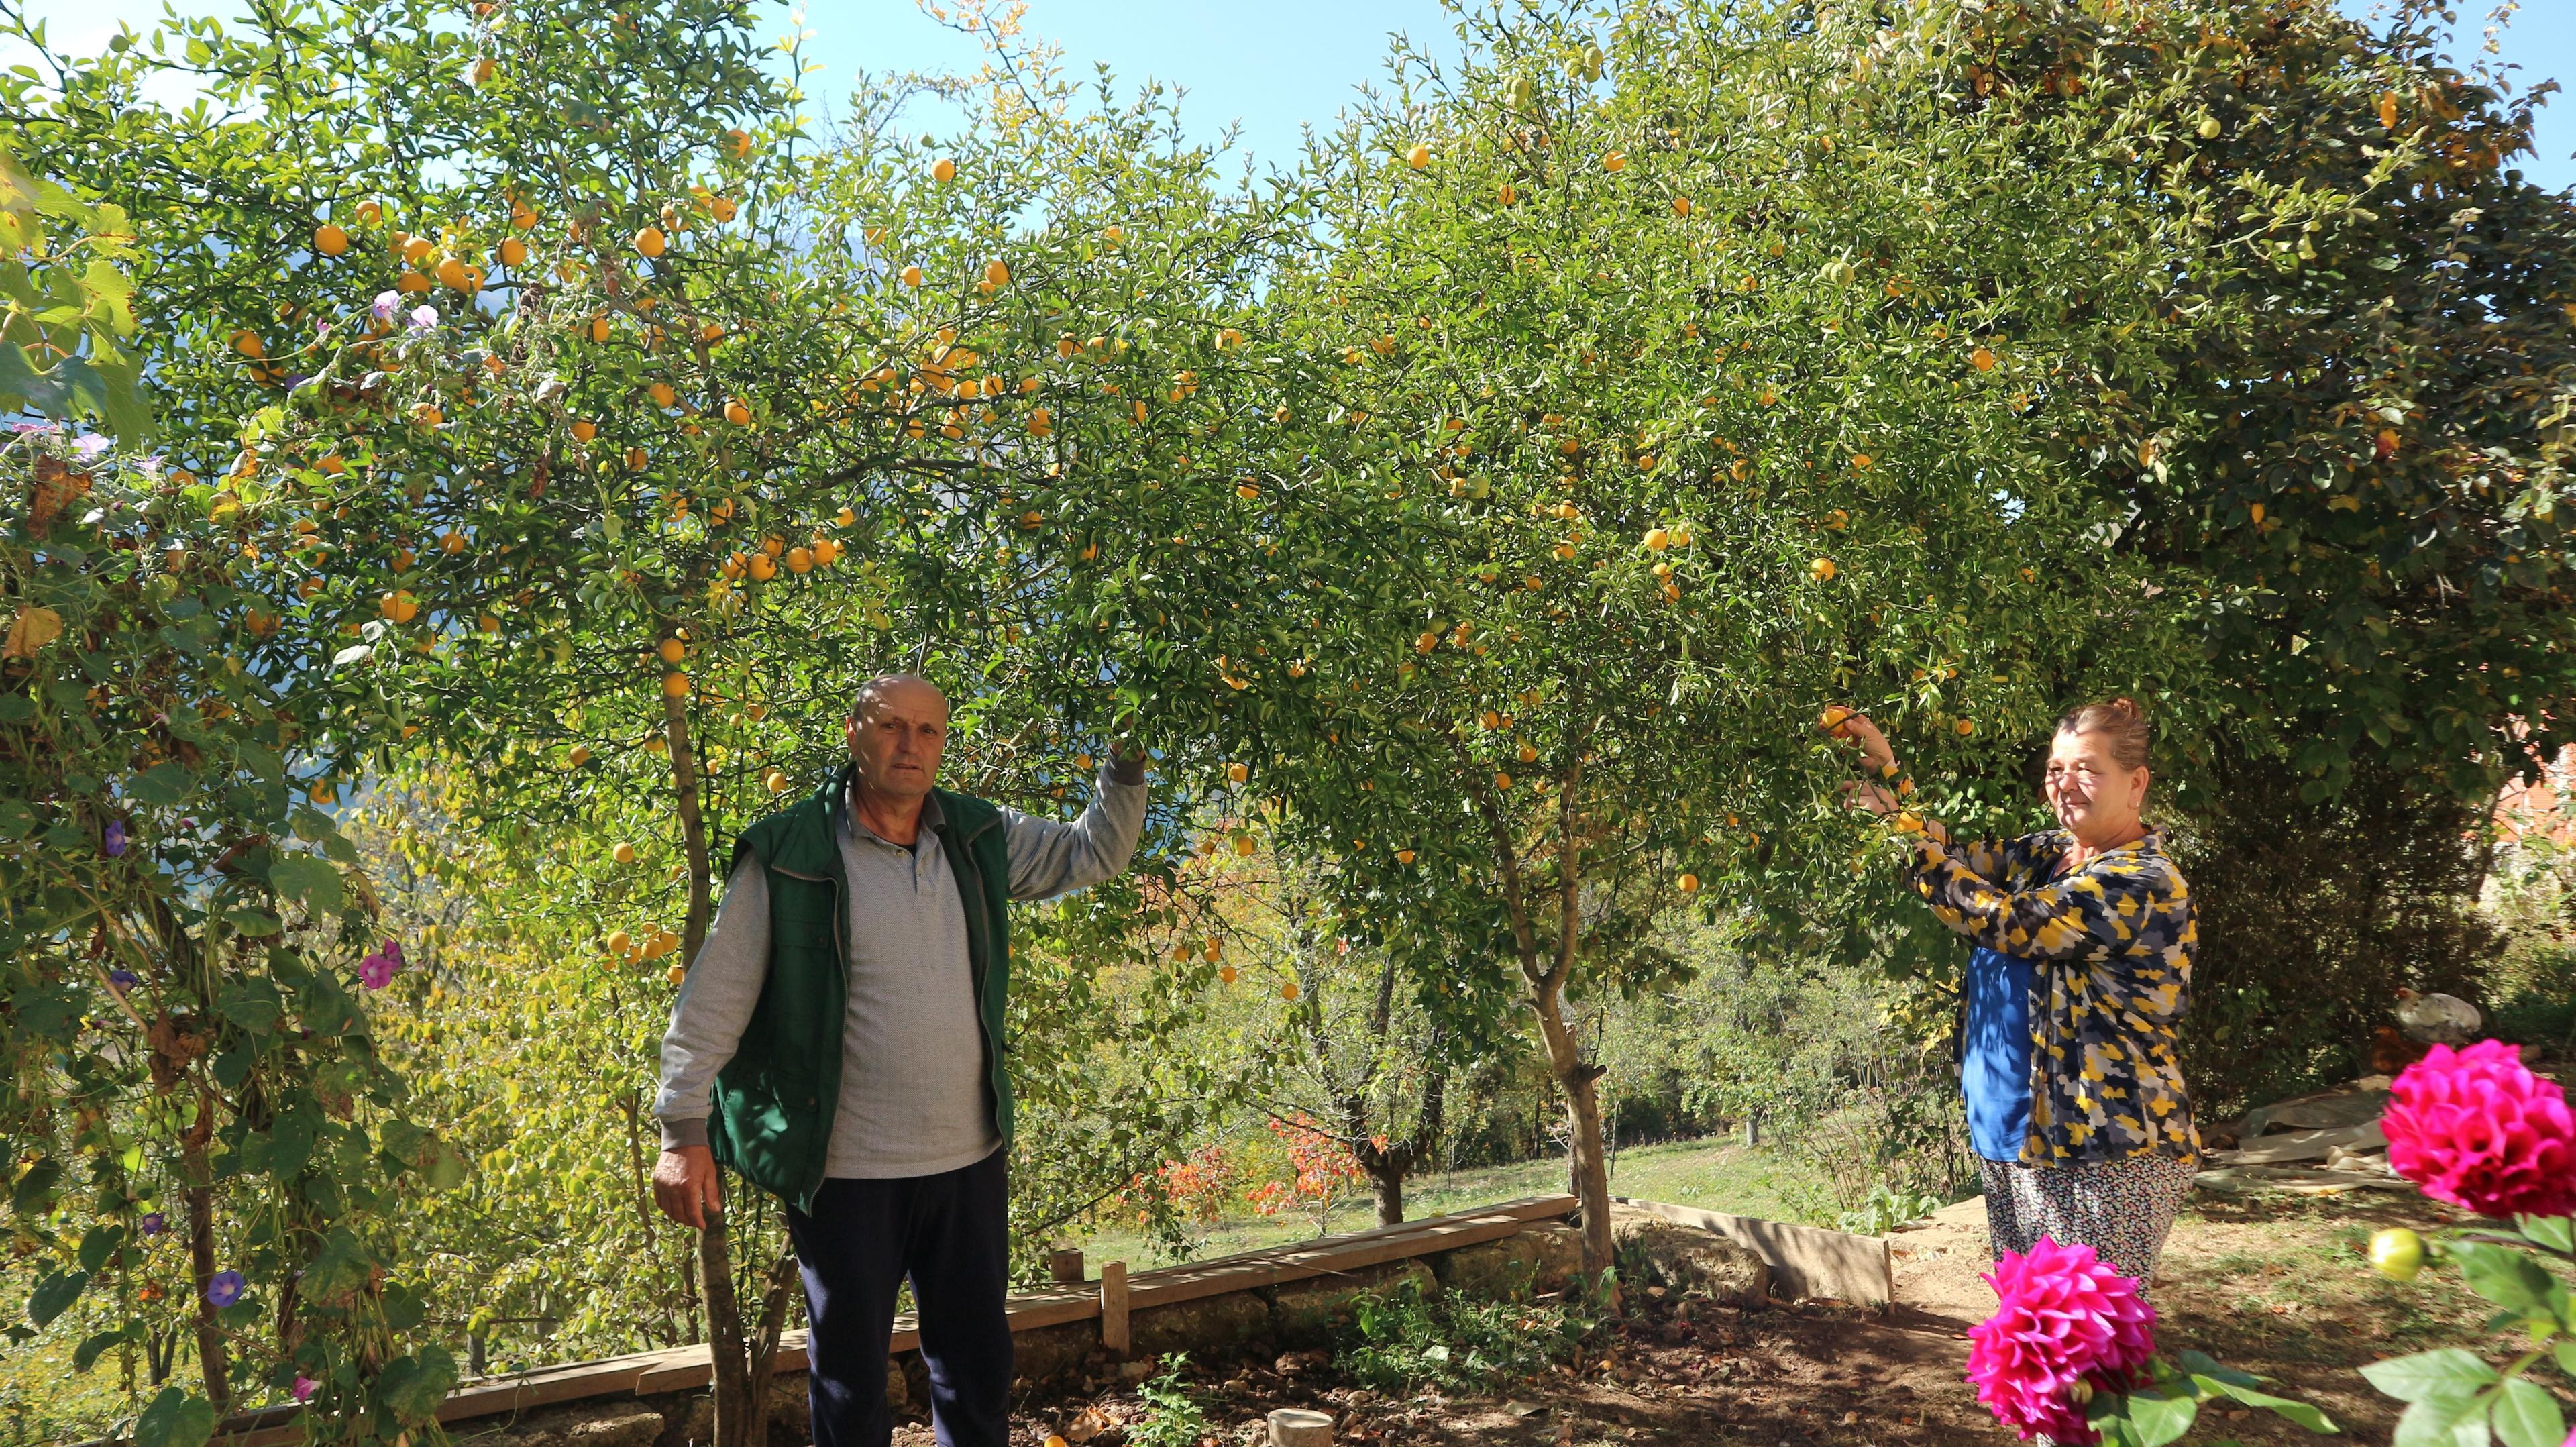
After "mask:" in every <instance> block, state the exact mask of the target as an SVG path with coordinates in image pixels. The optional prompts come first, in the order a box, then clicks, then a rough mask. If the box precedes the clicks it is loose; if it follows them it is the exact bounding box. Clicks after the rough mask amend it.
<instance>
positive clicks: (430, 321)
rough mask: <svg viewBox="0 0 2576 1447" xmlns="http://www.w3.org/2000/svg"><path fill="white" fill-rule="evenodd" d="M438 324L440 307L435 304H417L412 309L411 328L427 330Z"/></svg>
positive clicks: (419, 330)
mask: <svg viewBox="0 0 2576 1447" xmlns="http://www.w3.org/2000/svg"><path fill="white" fill-rule="evenodd" d="M436 325H438V308H436V307H434V306H416V307H413V308H412V309H411V329H412V330H413V331H416V332H425V331H428V330H429V329H430V328H431V327H434V326H436Z"/></svg>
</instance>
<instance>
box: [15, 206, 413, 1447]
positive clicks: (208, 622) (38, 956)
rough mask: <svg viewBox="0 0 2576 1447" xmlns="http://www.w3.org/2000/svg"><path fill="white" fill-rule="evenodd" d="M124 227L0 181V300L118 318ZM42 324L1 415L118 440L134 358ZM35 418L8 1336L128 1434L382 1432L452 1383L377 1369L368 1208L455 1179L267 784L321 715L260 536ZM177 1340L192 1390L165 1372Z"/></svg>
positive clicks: (392, 951) (18, 639) (19, 488)
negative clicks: (261, 1401) (116, 1377)
mask: <svg viewBox="0 0 2576 1447" xmlns="http://www.w3.org/2000/svg"><path fill="white" fill-rule="evenodd" d="M124 226H125V222H124V219H123V218H122V217H120V216H119V215H117V214H116V213H115V212H114V211H113V210H111V209H108V208H96V209H93V208H92V207H90V206H89V205H87V204H86V203H84V202H83V201H81V200H80V199H79V198H77V197H74V196H72V195H70V194H69V193H67V192H66V191H64V190H63V189H62V188H61V187H59V186H55V185H52V184H49V183H47V184H40V183H35V182H33V181H31V180H30V178H29V177H28V176H27V174H26V173H24V172H22V171H20V170H19V169H18V167H17V165H16V163H15V162H14V161H10V160H7V159H6V158H0V243H5V246H6V248H7V251H8V253H9V254H10V255H11V257H12V260H11V262H10V263H9V264H8V276H7V277H6V279H5V280H6V283H7V286H8V289H9V290H10V291H11V293H12V298H13V303H14V301H15V300H17V299H18V298H19V297H20V296H22V295H24V292H23V291H22V290H21V288H22V286H26V287H28V288H29V289H31V290H33V291H35V292H36V293H38V294H50V295H52V296H55V297H57V298H63V297H78V296H80V295H81V294H82V293H83V292H86V293H87V294H88V295H90V296H92V297H95V298H109V297H115V296H117V295H119V294H120V293H121V291H122V289H123V285H124V283H123V279H122V278H121V277H119V276H116V275H114V274H113V273H114V270H115V268H116V267H117V265H118V263H119V262H121V261H123V260H125V259H127V258H129V257H130V255H131V253H129V252H128V251H127V250H126V249H125V248H126V238H125V237H124V236H122V235H120V234H119V233H121V232H122V231H123V230H124ZM85 250H86V251H88V252H89V255H88V256H87V257H86V258H84V257H83V255H82V253H83V252H84V251H85ZM74 266H77V267H78V268H79V271H78V273H77V274H65V272H66V271H67V270H68V269H69V268H71V267H74ZM66 310H67V311H70V312H72V313H74V314H75V315H74V319H73V320H71V321H69V322H63V319H62V317H60V316H59V315H58V316H55V317H47V318H44V319H43V321H44V325H42V326H41V327H34V328H30V329H29V330H27V331H21V330H20V328H19V323H20V321H21V320H22V318H20V317H19V316H17V315H15V314H14V307H13V315H12V318H11V326H10V332H11V335H10V336H9V337H8V338H7V340H6V341H5V342H0V354H6V356H7V362H6V365H5V367H0V371H5V372H6V373H7V374H8V375H9V376H10V377H12V378H13V379H14V380H13V382H12V383H11V384H10V385H11V386H12V387H13V388H15V395H14V397H13V400H17V401H21V402H23V403H25V404H30V405H32V406H33V407H35V408H36V409H38V415H39V417H40V418H41V417H42V416H43V414H44V413H45V412H47V411H54V410H55V409H60V412H61V413H69V412H72V411H74V410H75V409H78V410H89V411H94V412H96V413H98V414H102V415H103V416H104V418H105V419H106V420H108V421H110V422H112V423H119V424H130V423H133V422H135V421H138V420H140V419H139V416H138V414H140V413H141V411H142V409H143V398H142V397H141V396H140V395H139V394H138V393H136V392H135V391H134V390H133V389H132V386H131V382H132V377H131V375H130V373H129V374H128V375H127V376H126V378H125V380H124V382H122V383H116V384H111V385H110V386H108V387H107V388H106V389H105V390H104V391H102V390H100V388H99V386H98V385H97V381H96V379H97V378H99V377H100V376H103V375H108V374H111V373H112V372H113V371H115V370H116V369H117V368H118V366H119V365H120V364H119V363H117V362H115V361H113V360H111V359H113V358H116V357H117V356H118V354H119V352H120V351H121V350H122V349H123V348H124V347H128V346H135V347H142V346H148V342H147V341H146V340H145V339H144V338H141V337H134V338H126V337H122V336H120V335H119V334H120V333H123V332H126V331H128V330H129V329H130V328H131V325H132V324H131V321H130V319H129V318H128V317H127V316H126V315H125V314H124V312H123V309H122V306H121V305H115V304H110V305H102V306H98V307H94V308H91V309H90V310H89V311H88V312H87V314H86V315H79V314H78V310H79V309H78V308H77V307H74V308H67V309H66ZM57 323H61V324H60V325H57ZM126 355H127V356H129V357H130V356H131V355H132V354H131V353H127V354H126ZM84 358H85V359H87V362H86V364H85V370H86V373H87V377H86V379H84V377H83V376H81V375H78V373H79V372H81V371H82V370H84V369H81V368H75V367H74V365H73V363H74V362H75V361H78V360H81V359H84ZM66 372H73V373H75V374H76V375H74V376H70V377H66V376H65V375H63V374H64V373H66ZM22 415H23V414H22ZM61 420H63V419H62V418H61V417H60V416H59V415H58V416H57V417H56V418H55V419H53V420H51V421H45V422H39V423H32V424H29V425H28V426H26V427H21V428H20V429H18V430H17V431H16V432H15V433H13V434H12V436H11V437H10V439H9V441H8V442H7V444H6V446H5V448H0V611H5V612H6V613H7V615H8V623H7V626H6V633H5V641H0V942H5V959H6V964H5V966H0V1000H5V1004H4V1005H0V1021H5V1030H0V1058H5V1059H6V1061H7V1071H8V1074H7V1076H6V1084H5V1086H0V1142H5V1145H0V1151H5V1154H6V1156H7V1158H8V1160H9V1182H10V1196H9V1205H10V1225H11V1231H12V1235H13V1238H14V1241H15V1247H14V1250H13V1256H14V1258H15V1260H16V1262H17V1263H18V1264H17V1266H16V1267H15V1268H14V1269H13V1270H12V1272H11V1280H10V1290H9V1297H10V1300H11V1302H12V1304H13V1306H18V1307H20V1308H21V1309H22V1310H23V1314H24V1320H23V1321H21V1322H18V1323H14V1324H12V1325H11V1326H10V1327H9V1328H8V1335H9V1337H10V1338H11V1340H12V1343H13V1345H18V1346H24V1345H26V1344H28V1343H31V1342H34V1341H36V1340H37V1339H38V1337H39V1336H40V1334H47V1333H51V1334H54V1335H57V1336H59V1335H61V1334H63V1333H66V1332H75V1333H77V1344H76V1345H73V1346H71V1349H70V1350H69V1352H68V1353H66V1356H67V1358H68V1365H69V1367H70V1368H71V1370H72V1371H74V1372H87V1371H89V1370H90V1369H91V1368H92V1367H93V1366H94V1365H95V1364H97V1363H98V1362H99V1361H100V1360H101V1359H102V1358H103V1357H106V1358H109V1359H111V1360H114V1361H117V1362H119V1363H121V1365H122V1367H123V1377H124V1384H123V1393H122V1396H123V1404H124V1405H125V1407H126V1408H127V1409H128V1410H131V1409H133V1408H136V1407H139V1408H140V1410H139V1412H134V1413H133V1415H132V1417H131V1419H130V1420H131V1427H130V1431H131V1435H132V1437H133V1438H134V1440H136V1441H138V1442H141V1443H147V1444H156V1447H157V1444H176V1447H193V1444H194V1443H197V1442H200V1441H203V1440H204V1439H205V1437H206V1436H207V1435H208V1433H209V1432H210V1431H211V1430H212V1429H213V1427H214V1424H215V1422H216V1419H217V1417H218V1415H219V1414H220V1413H221V1412H222V1411H223V1410H224V1409H225V1408H227V1407H229V1406H231V1405H234V1404H236V1403H239V1402H243V1401H245V1400H255V1399H257V1398H260V1397H263V1396H271V1397H278V1398H285V1397H289V1396H292V1397H293V1398H295V1399H299V1400H301V1399H308V1398H309V1399H314V1400H317V1401H318V1402H319V1403H320V1404H322V1405H323V1406H324V1407H325V1408H326V1409H327V1410H330V1411H332V1412H333V1413H335V1414H336V1415H335V1420H336V1421H338V1422H340V1423H342V1424H344V1426H345V1428H346V1434H347V1435H350V1436H353V1437H360V1438H368V1439H383V1440H391V1439H392V1438H394V1437H397V1436H399V1435H401V1434H402V1433H403V1432H405V1431H407V1430H418V1429H420V1428H421V1427H422V1426H423V1425H424V1424H425V1423H426V1421H427V1419H428V1414H429V1412H430V1411H431V1410H432V1409H433V1408H434V1407H435V1406H436V1405H437V1403H438V1401H439V1399H440V1397H441V1396H442V1395H443V1394H444V1392H445V1390H446V1388H447V1386H448V1384H449V1383H450V1382H452V1381H453V1380H454V1377H455V1367H454V1363H453V1362H452V1360H451V1359H450V1358H449V1357H448V1356H447V1355H446V1353H444V1352H443V1351H441V1350H440V1349H438V1348H437V1347H435V1346H425V1347H421V1348H419V1349H418V1350H416V1351H415V1350H411V1349H410V1347H409V1342H410V1341H411V1333H412V1331H413V1329H414V1328H415V1327H416V1326H417V1325H418V1322H419V1318H420V1314H421V1302H420V1296H419V1292H418V1291H417V1289H416V1285H415V1283H413V1282H410V1281H406V1280H401V1279H394V1280H388V1279H387V1277H386V1275H385V1268H386V1266H387V1265H388V1264H389V1263H392V1262H394V1261H396V1260H397V1259H399V1256H400V1250H399V1245H398V1240H399V1232H400V1211H401V1205H400V1203H401V1202H402V1201H403V1200H404V1199H405V1198H406V1197H409V1196H411V1195H414V1194H415V1193H416V1192H417V1191H418V1190H419V1189H420V1188H421V1187H422V1186H424V1185H426V1186H427V1187H430V1188H437V1187H443V1186H450V1185H453V1184H455V1183H456V1181H457V1180H458V1179H459V1178H460V1177H461V1176H462V1174H463V1162H462V1160H461V1159H460V1158H459V1157H458V1156H457V1154H456V1153H455V1151H454V1150H453V1148H452V1147H450V1146H448V1145H447V1144H445V1143H444V1142H442V1141H441V1140H439V1139H438V1137H437V1136H436V1135H435V1134H434V1132H432V1131H431V1130H430V1129H428V1128H426V1127H424V1126H422V1125H420V1124H417V1123H416V1122H415V1121H414V1120H413V1119H411V1118H409V1117H408V1115H407V1113H406V1109H405V1097H404V1092H403V1087H402V1083H401V1081H400V1080H399V1078H398V1077H397V1076H396V1075H395V1074H394V1073H393V1072H392V1071H391V1070H389V1069H388V1068H387V1067H386V1066H385V1064H384V1062H383V1061H382V1059H381V1057H380V1055H379V1053H378V1050H377V1045H376V1040H375V1038H374V1036H373V1033H372V1031H371V1029H370V1022H369V1017H368V1013H367V1011H366V1009H365V1008H364V1007H363V1006H362V1005H361V1004H360V1000H361V998H362V997H363V996H364V995H365V994H366V993H367V992H368V991H370V990H373V989H377V988H381V987H383V986H384V985H385V984H386V983H387V980H388V978H389V977H390V976H391V975H393V974H394V973H397V972H398V971H399V970H400V968H401V952H400V949H399V945H398V942H396V941H392V940H380V937H379V936H378V935H377V933H376V931H375V929H374V922H373V915H374V913H375V902H374V898H373V895H372V893H371V891H370V889H369V887H368V884H367V881H366V879H365V877H364V875H363V874H362V873H360V872H358V871H356V870H354V869H352V868H350V866H351V865H352V864H353V863H354V860H355V853H354V850H353V848H352V846H351V845H350V842H349V840H348V839H347V838H346V837H345V836H343V835H342V834H341V833H340V832H339V830H338V828H337V826H336V824H335V822H334V821H333V820H332V818H331V817H330V816H329V815H328V814H326V813H324V812H322V811H319V810H317V809H314V808H312V807H310V806H309V805H307V804H306V803H304V802H303V801H302V800H300V799H299V798H298V797H297V794H296V791H295V790H293V789H291V788H290V787H289V784H290V780H289V777H288V776H289V770H290V767H291V765H290V760H291V759H292V757H293V755H294V753H295V751H296V749H297V748H298V746H299V745H300V743H301V742H302V741H303V740H304V739H306V738H307V737H309V736H310V732H311V730H312V729H313V728H314V727H315V726H316V724H317V721H318V720H319V719H320V718H321V717H322V716H323V713H324V712H325V710H326V708H327V705H325V704H324V703H323V701H322V700H320V699H319V698H317V697H316V696H315V694H314V693H313V691H312V690H311V689H310V688H309V687H308V686H307V685H308V684H309V679H307V678H306V677H304V676H303V675H301V674H299V673H297V672H296V671H295V670H293V669H292V668H290V667H283V666H281V659H280V657H279V655H278V654H277V653H276V652H275V651H274V644H275V642H276V640H277V639H278V638H279V637H280V636H281V632H280V620H279V616H278V613H277V611H276V607H277V605H276V603H275V602H274V600H272V599H271V598H269V597H267V596H266V595H265V594H264V593H263V591H262V590H261V587H260V580H259V572H260V569H259V565H258V563H257V561H256V560H257V559H258V558H260V557H261V556H262V555H263V554H265V553H268V552H270V551H273V550H275V549H276V548H278V547H280V546H281V545H282V543H283V537H282V536H281V535H280V534H279V533H278V532H275V531H272V530H271V529H270V528H269V527H268V526H267V525H266V523H265V521H264V520H263V519H262V518H261V517H260V516H259V515H258V514H256V513H255V512H253V511H252V510H250V509H248V508H246V507H245V506H244V505H243V503H242V500H241V498H240V497H239V496H238V495H235V494H232V493H229V492H218V491H217V490H216V489H215V488H213V487H211V486H209V485H206V484H203V483H197V484H193V485H188V484H180V483H178V482H177V481H176V480H175V479H174V478H173V477H172V476H171V475H170V474H169V473H167V472H166V471H165V470H164V469H163V468H162V467H161V465H160V462H159V459H157V458H152V457H146V456H143V455H142V454H141V453H140V452H139V451H137V450H135V449H134V448H133V446H132V445H131V444H132V442H133V441H134V440H136V439H128V445H127V446H126V447H125V448H123V449H121V450H120V449H119V448H118V447H117V446H116V445H115V444H114V443H112V442H111V441H110V440H109V439H108V438H107V437H105V436H103V435H100V436H83V437H77V438H75V437H74V436H72V435H71V433H70V432H69V431H67V430H65V429H64V428H63V427H62V426H60V425H58V424H59V422H60V421H61ZM371 946H373V947H372V948H371ZM361 955H364V956H365V958H364V960H363V961H361V959H360V956H361ZM183 1340H184V1341H186V1342H187V1343H188V1344H189V1345H191V1346H192V1347H193V1354H194V1356H195V1359H196V1360H195V1371H194V1372H193V1373H190V1374H189V1376H188V1378H186V1379H182V1380H172V1377H173V1376H174V1375H175V1371H174V1369H175V1368H176V1366H177V1357H178V1351H179V1347H180V1344H181V1342H182V1341H183ZM138 1358H139V1361H138ZM138 1365H140V1366H141V1367H142V1368H143V1369H144V1371H145V1372H146V1373H148V1376H147V1377H146V1378H145V1379H144V1380H141V1381H138V1379H137V1367H138ZM99 1395H102V1396H106V1395H108V1394H99ZM109 1399H110V1400H113V1397H112V1396H110V1397H109ZM110 1415H111V1416H114V1415H119V1414H116V1413H114V1412H113V1411H112V1410H111V1413H110ZM97 1425H99V1426H101V1427H105V1426H106V1425H107V1423H106V1422H105V1421H101V1422H99V1423H98V1424H97Z"/></svg>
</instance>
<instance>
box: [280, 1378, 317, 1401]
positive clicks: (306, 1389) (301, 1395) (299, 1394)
mask: <svg viewBox="0 0 2576 1447" xmlns="http://www.w3.org/2000/svg"><path fill="white" fill-rule="evenodd" d="M320 1385H322V1384H321V1383H320V1382H317V1381H315V1380H313V1379H312V1378H311V1377H308V1376H305V1375H304V1374H303V1373H301V1372H298V1373H297V1374H296V1377H295V1385H294V1386H293V1387H291V1388H289V1389H288V1390H290V1391H292V1392H294V1393H295V1400H297V1401H299V1402H309V1401H312V1400H313V1389H314V1388H316V1387H318V1386H320Z"/></svg>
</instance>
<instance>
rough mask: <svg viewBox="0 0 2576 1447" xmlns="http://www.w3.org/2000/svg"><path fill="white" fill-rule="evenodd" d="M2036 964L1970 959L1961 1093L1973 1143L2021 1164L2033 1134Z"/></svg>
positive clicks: (1983, 953) (1995, 953) (1984, 1152)
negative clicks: (2032, 1041)
mask: <svg viewBox="0 0 2576 1447" xmlns="http://www.w3.org/2000/svg"><path fill="white" fill-rule="evenodd" d="M2031 980H2032V976H2031V965H2030V962H2029V961H2028V960H2023V959H2018V958H2015V957H2014V956H2012V955H2008V954H2005V953H2004V952H2003V951H2001V950H1993V949H1988V948H1986V947H1985V946H1983V945H1979V946H1978V947H1977V950H1976V953H1974V954H1972V955H1970V956H1969V957H1968V1018H1967V1033H1966V1038H1965V1039H1964V1040H1963V1041H1962V1042H1961V1048H1960V1052H1959V1094H1960V1095H1961V1096H1962V1097H1964V1098H1965V1099H1966V1101H1967V1105H1968V1144H1969V1145H1970V1146H1971V1147H1972V1148H1973V1149H1974V1150H1975V1151H1976V1153H1977V1154H1978V1155H1980V1156H1982V1157H1984V1158H1985V1159H1987V1160H1990V1161H2018V1160H2020V1159H2021V1147H2022V1142H2023V1141H2024V1140H2025V1139H2027V1138H2028V1136H2029V1135H2030V990H2031Z"/></svg>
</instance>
